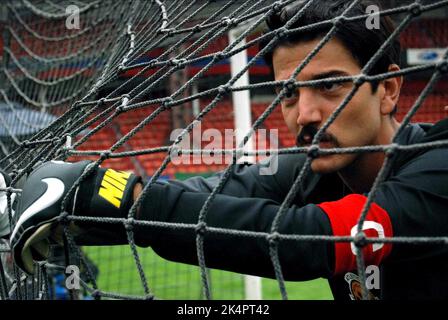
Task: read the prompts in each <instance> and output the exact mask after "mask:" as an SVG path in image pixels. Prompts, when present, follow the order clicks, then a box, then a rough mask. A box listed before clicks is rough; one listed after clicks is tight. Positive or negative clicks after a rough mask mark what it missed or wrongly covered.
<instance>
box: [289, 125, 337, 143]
mask: <svg viewBox="0 0 448 320" xmlns="http://www.w3.org/2000/svg"><path fill="white" fill-rule="evenodd" d="M317 131H319V128H318V127H316V126H313V125H307V126H305V127H303V128H302V130H301V131H300V132H299V134H298V135H297V137H296V145H297V147H303V146H306V145H310V144H311V143H312V142H313V139H314V136H315V135H316V134H317ZM320 142H332V143H333V144H334V145H335V146H336V147H339V142H338V140H337V139H336V137H334V136H333V135H332V134H330V133H328V132H324V133H323V134H322V136H321V139H320Z"/></svg>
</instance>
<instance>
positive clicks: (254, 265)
mask: <svg viewBox="0 0 448 320" xmlns="http://www.w3.org/2000/svg"><path fill="white" fill-rule="evenodd" d="M208 196H209V194H208V193H199V192H190V191H186V190H184V189H182V188H178V187H177V186H174V185H171V184H161V183H157V184H155V185H152V186H151V190H150V193H149V196H148V197H147V198H146V199H145V200H144V203H143V205H142V207H141V211H140V212H141V213H140V219H141V220H148V221H163V222H170V223H176V224H179V223H180V224H182V225H177V227H176V228H165V227H136V233H135V236H136V242H137V244H138V245H139V246H151V247H152V248H153V250H154V251H155V252H156V253H157V254H159V255H160V256H161V257H163V258H165V259H168V260H172V261H176V262H183V263H188V264H197V263H198V262H197V251H196V230H195V224H197V222H198V216H199V212H200V210H201V208H202V206H203V204H204V203H205V201H206V199H207V198H208ZM278 209H279V203H277V202H275V201H272V200H269V199H261V198H237V197H233V196H229V195H222V194H219V195H217V196H216V198H215V199H214V201H212V203H211V207H210V210H209V212H208V215H207V219H206V222H207V226H208V227H217V228H221V230H239V231H256V232H266V233H269V231H270V228H271V225H272V221H273V219H274V217H275V214H276V213H277V211H278ZM181 226H184V227H187V226H188V228H183V227H181ZM279 232H280V233H282V234H307V235H331V227H330V224H329V220H328V218H327V216H326V215H325V213H324V212H323V211H322V209H320V208H319V207H318V206H316V205H311V204H310V205H307V206H305V207H303V208H299V207H297V206H292V207H291V208H289V209H288V210H287V212H286V216H285V217H284V219H283V221H282V223H281V226H280V229H279ZM204 243H205V244H204V246H205V250H204V252H205V261H206V265H207V267H211V268H219V269H223V270H228V271H233V272H238V273H245V274H253V275H258V276H263V277H272V278H273V277H275V275H274V270H273V267H272V262H271V259H270V255H269V241H268V240H267V238H266V237H265V236H263V237H260V238H258V237H247V236H236V235H234V234H226V233H225V232H223V233H216V232H210V231H208V230H206V231H205V238H204ZM279 255H280V262H281V265H282V270H283V272H284V275H285V278H286V279H287V280H307V279H314V278H317V277H329V276H330V275H331V274H332V273H333V261H334V259H333V246H332V245H331V244H329V243H328V242H317V241H304V242H296V241H281V242H280V244H279Z"/></svg>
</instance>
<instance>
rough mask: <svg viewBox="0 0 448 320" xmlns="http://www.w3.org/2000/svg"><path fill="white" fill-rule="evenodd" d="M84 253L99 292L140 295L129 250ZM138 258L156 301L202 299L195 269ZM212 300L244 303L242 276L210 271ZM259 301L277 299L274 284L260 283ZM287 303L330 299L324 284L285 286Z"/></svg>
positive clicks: (145, 251)
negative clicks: (95, 269)
mask: <svg viewBox="0 0 448 320" xmlns="http://www.w3.org/2000/svg"><path fill="white" fill-rule="evenodd" d="M83 250H84V252H86V253H87V255H88V256H89V258H90V259H91V260H92V261H93V262H94V263H95V264H96V265H97V267H98V268H99V270H100V273H99V276H98V279H97V283H98V287H99V288H100V289H101V290H102V291H107V292H115V293H121V294H131V295H143V293H144V291H143V287H142V284H141V281H140V278H139V275H138V273H137V268H136V266H135V262H134V259H133V257H132V255H131V250H130V248H129V246H117V247H85V248H83ZM138 251H139V255H140V258H141V261H142V264H143V267H144V270H145V274H146V276H147V280H148V284H149V287H150V289H151V292H152V293H153V294H155V295H156V297H157V298H159V299H203V295H202V285H201V282H200V272H199V268H198V267H195V266H189V265H185V264H179V263H173V262H169V261H166V260H164V259H162V258H160V257H158V256H157V255H156V254H155V253H154V252H153V251H152V250H151V249H149V248H139V250H138ZM210 279H211V289H212V298H213V299H244V284H243V276H242V275H239V274H235V273H232V272H226V271H220V270H210ZM262 287H263V299H267V300H275V299H280V298H281V297H280V291H279V287H278V283H277V281H276V280H271V279H263V280H262ZM286 288H287V291H288V296H289V299H297V300H315V299H333V297H332V295H331V292H330V289H329V286H328V284H327V281H326V280H325V279H317V280H313V281H307V282H287V283H286Z"/></svg>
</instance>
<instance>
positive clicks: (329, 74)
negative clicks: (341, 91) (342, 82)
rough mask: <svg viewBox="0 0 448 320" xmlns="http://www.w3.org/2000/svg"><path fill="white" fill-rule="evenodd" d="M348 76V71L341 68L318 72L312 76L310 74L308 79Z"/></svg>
mask: <svg viewBox="0 0 448 320" xmlns="http://www.w3.org/2000/svg"><path fill="white" fill-rule="evenodd" d="M347 76H350V74H349V73H347V72H345V71H341V70H331V71H327V72H324V73H319V74H316V75H314V76H312V77H311V78H310V79H309V80H308V81H310V80H321V79H325V78H334V77H347Z"/></svg>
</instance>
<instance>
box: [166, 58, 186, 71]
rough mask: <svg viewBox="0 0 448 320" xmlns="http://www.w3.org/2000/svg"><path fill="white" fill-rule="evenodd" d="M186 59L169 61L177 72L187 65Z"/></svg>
mask: <svg viewBox="0 0 448 320" xmlns="http://www.w3.org/2000/svg"><path fill="white" fill-rule="evenodd" d="M186 61H187V60H186V59H171V60H170V61H169V64H170V66H172V67H174V68H175V69H176V70H180V69H183V68H184V67H185V64H186Z"/></svg>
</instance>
